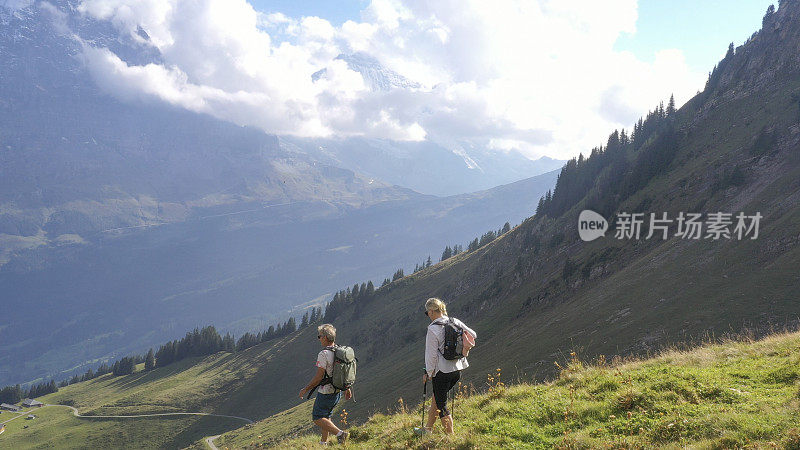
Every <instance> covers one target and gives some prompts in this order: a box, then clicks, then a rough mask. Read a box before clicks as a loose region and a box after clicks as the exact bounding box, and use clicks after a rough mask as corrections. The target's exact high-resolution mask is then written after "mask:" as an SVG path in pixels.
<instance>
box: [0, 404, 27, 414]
mask: <svg viewBox="0 0 800 450" xmlns="http://www.w3.org/2000/svg"><path fill="white" fill-rule="evenodd" d="M0 409H5V410H6V411H13V412H18V411H19V410H21V409H22V408H20V407H19V406H17V405H12V404H10V403H2V404H0Z"/></svg>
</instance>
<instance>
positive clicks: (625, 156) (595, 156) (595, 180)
mask: <svg viewBox="0 0 800 450" xmlns="http://www.w3.org/2000/svg"><path fill="white" fill-rule="evenodd" d="M675 113H676V109H675V98H674V97H670V100H669V103H668V104H667V106H666V107H665V106H664V103H663V102H661V103H660V104H659V106H658V107H657V108H656V109H655V110H653V111H651V112H649V113H648V114H647V116H646V118H644V119H642V118H640V119H639V121H638V122H637V123H636V124H634V127H633V132H632V133H631V134H630V135H628V134H627V133H626V131H625V130H624V129H623V130H622V131H618V130H614V132H613V133H611V135H610V136H609V137H608V142H607V143H606V145H605V147H603V146H600V147H595V148H594V149H592V152H591V154H590V156H589V157H588V158H584V156H583V154H581V155H579V156H578V157H577V158H572V159H571V160H569V161H568V162H567V163H566V164H565V165H564V167H563V168H562V169H561V173H560V174H559V176H558V180H557V181H556V186H555V188H554V190H552V191H547V193H546V194H545V195H544V196H543V197H542V198H540V199H539V204H538V206H537V208H536V216H537V217H543V216H550V217H558V216H560V215H562V214H564V213H565V212H567V211H568V210H569V209H570V208H572V207H573V206H575V205H576V204H578V202H580V201H581V200H582V199H583V198H585V197H586V198H587V204H586V208H589V209H592V210H594V211H597V212H598V213H600V214H602V215H604V216H606V217H608V216H609V215H611V214H612V213H613V212H614V210H615V209H616V206H617V205H618V204H619V203H621V202H622V201H623V200H625V199H626V198H628V197H629V196H630V195H632V194H633V193H635V192H636V191H638V190H639V189H641V188H642V187H644V186H645V185H646V184H647V183H648V182H649V181H650V180H651V179H652V178H653V177H655V176H657V175H659V174H661V173H663V172H665V171H666V170H667V168H668V166H669V164H670V163H671V162H672V160H673V158H674V156H675V153H676V151H677V133H676V131H675V129H674V117H675ZM629 155H634V157H633V158H632V159H630V158H629ZM593 188H594V189H593ZM590 192H591V194H590ZM587 194H589V196H588V197H587Z"/></svg>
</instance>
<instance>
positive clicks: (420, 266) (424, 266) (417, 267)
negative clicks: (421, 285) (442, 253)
mask: <svg viewBox="0 0 800 450" xmlns="http://www.w3.org/2000/svg"><path fill="white" fill-rule="evenodd" d="M431 265H433V261H431V255H428V259H427V260H425V261H422V264H417V265H415V266H414V273H417V272H419V271H420V270H422V269H427V268H428V267H430V266H431Z"/></svg>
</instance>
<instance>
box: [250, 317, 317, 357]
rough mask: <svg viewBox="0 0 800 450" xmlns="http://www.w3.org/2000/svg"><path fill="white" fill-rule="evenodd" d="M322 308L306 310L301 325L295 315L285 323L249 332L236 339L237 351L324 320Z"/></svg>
mask: <svg viewBox="0 0 800 450" xmlns="http://www.w3.org/2000/svg"><path fill="white" fill-rule="evenodd" d="M322 317H323V316H322V308H321V307H316V308H311V311H306V312H305V314H303V318H302V319H300V325H299V326H298V325H297V321H296V320H295V318H294V317H289V320H287V321H286V322H284V323H283V324H278V325H274V326H273V325H270V326H269V328H267V330H266V331H261V332H258V333H250V332H247V333H245V334H244V335H242V337H240V338H239V340H238V341H236V351H241V350H245V349H248V348H250V347H253V346H255V345H258V344H260V343H262V342H267V341H270V340H272V339H277V338H280V337H283V336H287V335H289V334H291V333H294V332H295V331H297V330H301V329H303V328H305V327H308V326H311V325H313V324H316V323H318V322H320V321H322Z"/></svg>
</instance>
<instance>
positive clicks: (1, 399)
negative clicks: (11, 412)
mask: <svg viewBox="0 0 800 450" xmlns="http://www.w3.org/2000/svg"><path fill="white" fill-rule="evenodd" d="M53 392H58V386H56V382H55V381H54V380H50V381H49V382H45V383H40V384H36V385H33V386H31V387H30V389H24V388H22V387H20V385H18V384H17V385H15V386H6V387H4V388H2V389H0V403H12V404H13V403H19V402H21V401H22V399H25V398H36V397H41V396H42V395H47V394H52V393H53Z"/></svg>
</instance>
